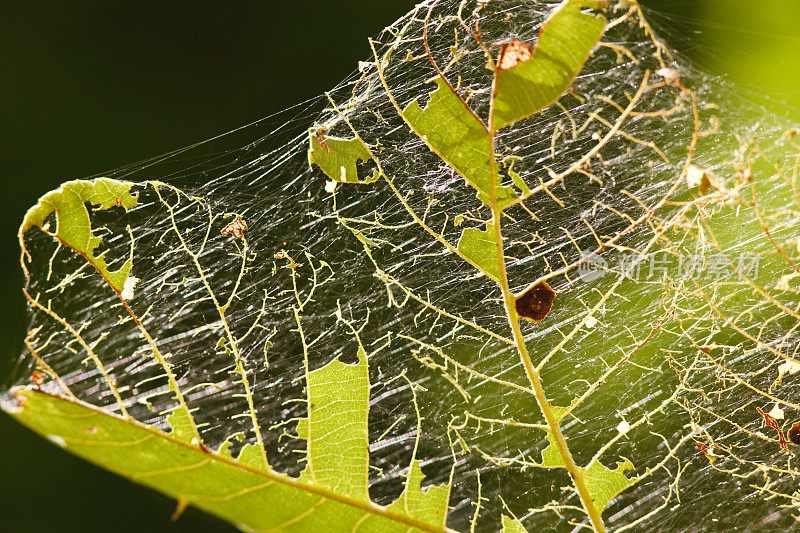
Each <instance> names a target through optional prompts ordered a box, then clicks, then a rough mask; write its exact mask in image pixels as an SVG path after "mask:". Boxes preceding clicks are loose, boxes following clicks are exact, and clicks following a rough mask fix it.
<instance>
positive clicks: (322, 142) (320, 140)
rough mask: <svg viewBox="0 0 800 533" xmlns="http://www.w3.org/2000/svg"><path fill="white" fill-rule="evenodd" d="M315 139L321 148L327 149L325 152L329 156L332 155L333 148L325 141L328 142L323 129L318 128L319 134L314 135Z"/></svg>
mask: <svg viewBox="0 0 800 533" xmlns="http://www.w3.org/2000/svg"><path fill="white" fill-rule="evenodd" d="M314 138H316V139H317V142H318V143H319V145H320V146H322V147H323V148H325V152H326V153H327V154H328V155H331V147H330V146H328V143H327V142H325V140H326V139H325V134H324V133H323V132H322V128H317V132H316V133H315V134H314Z"/></svg>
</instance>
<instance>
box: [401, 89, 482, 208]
mask: <svg viewBox="0 0 800 533" xmlns="http://www.w3.org/2000/svg"><path fill="white" fill-rule="evenodd" d="M433 82H434V83H435V84H436V89H434V90H433V91H432V92H431V93H430V101H429V102H428V105H427V106H425V108H422V107H420V105H419V102H418V101H417V100H414V101H413V102H411V103H410V104H408V105H407V106H406V108H405V109H403V112H402V115H403V119H404V120H405V121H406V122H407V123H408V124H409V126H411V128H412V129H413V130H414V132H416V133H417V135H419V136H420V138H421V139H422V140H423V141H425V143H426V144H427V145H428V146H429V147H430V149H431V150H433V151H434V152H435V153H436V154H437V155H438V156H439V157H441V158H442V159H443V160H444V161H445V162H446V163H447V164H449V165H450V166H451V167H453V168H454V169H455V170H456V171H457V172H458V173H459V174H461V175H462V176H464V178H465V179H466V180H467V182H468V183H469V184H470V185H472V186H473V187H475V188H476V189H477V190H478V192H480V193H482V194H483V195H484V196H485V198H490V197H491V195H492V194H491V186H492V178H491V169H490V165H489V162H490V160H491V158H492V155H491V151H490V148H489V140H490V139H489V132H488V131H487V129H486V125H485V124H484V123H483V122H482V121H481V119H479V118H478V117H477V116H476V115H475V113H474V112H473V111H472V110H471V109H470V108H469V107H468V106H467V105H466V104H464V102H463V101H462V100H461V98H459V97H458V96H457V95H456V94H455V93H454V92H453V90H452V89H451V88H450V86H449V85H448V84H447V82H446V81H445V80H443V79H442V78H441V77H437V78H434V80H433ZM482 199H484V198H483V197H482ZM484 202H486V199H484Z"/></svg>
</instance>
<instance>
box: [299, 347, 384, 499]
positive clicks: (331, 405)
mask: <svg viewBox="0 0 800 533" xmlns="http://www.w3.org/2000/svg"><path fill="white" fill-rule="evenodd" d="M307 380H308V418H307V419H305V420H302V421H301V423H300V424H299V425H298V428H297V432H298V435H300V437H301V438H304V439H306V441H307V443H308V450H309V453H308V459H307V464H306V469H305V470H304V471H303V475H302V476H301V479H305V480H307V481H309V482H313V483H317V484H319V485H321V486H323V487H327V488H330V489H336V490H337V491H338V492H340V493H342V494H345V495H347V496H349V497H351V498H356V499H359V500H363V501H367V500H368V499H369V495H368V493H367V480H368V477H367V470H368V467H369V452H368V445H369V443H368V434H367V416H366V406H367V405H368V404H369V370H368V369H367V356H366V354H365V353H364V351H363V349H361V350H359V352H358V362H357V363H356V364H354V365H348V364H345V363H342V362H341V361H339V360H338V359H335V360H334V361H332V362H330V363H329V364H327V365H325V366H324V367H322V368H319V369H317V370H314V371H311V372H309V373H308V376H307ZM343 391H347V394H342V392H343Z"/></svg>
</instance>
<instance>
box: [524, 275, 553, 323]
mask: <svg viewBox="0 0 800 533" xmlns="http://www.w3.org/2000/svg"><path fill="white" fill-rule="evenodd" d="M555 298H556V291H554V290H553V289H552V288H550V285H548V284H547V282H546V281H540V282H539V283H537V284H535V285H533V286H532V287H530V288H528V289H527V290H526V291H525V292H523V293H522V294H520V295H518V296H517V300H516V302H515V303H514V306H515V307H516V309H517V314H518V315H519V316H520V317H522V318H526V319H528V320H530V321H531V322H541V321H542V320H544V317H546V316H547V314H548V313H549V312H550V308H551V307H552V306H553V300H555Z"/></svg>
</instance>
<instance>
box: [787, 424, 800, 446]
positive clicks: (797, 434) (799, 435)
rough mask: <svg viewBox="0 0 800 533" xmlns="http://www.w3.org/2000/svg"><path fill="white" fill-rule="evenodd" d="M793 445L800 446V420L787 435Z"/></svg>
mask: <svg viewBox="0 0 800 533" xmlns="http://www.w3.org/2000/svg"><path fill="white" fill-rule="evenodd" d="M786 436H787V437H789V441H790V442H791V443H792V444H797V445H800V420H798V421H797V422H795V423H794V424H793V425H792V427H791V429H789V432H788V433H787V434H786Z"/></svg>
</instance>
